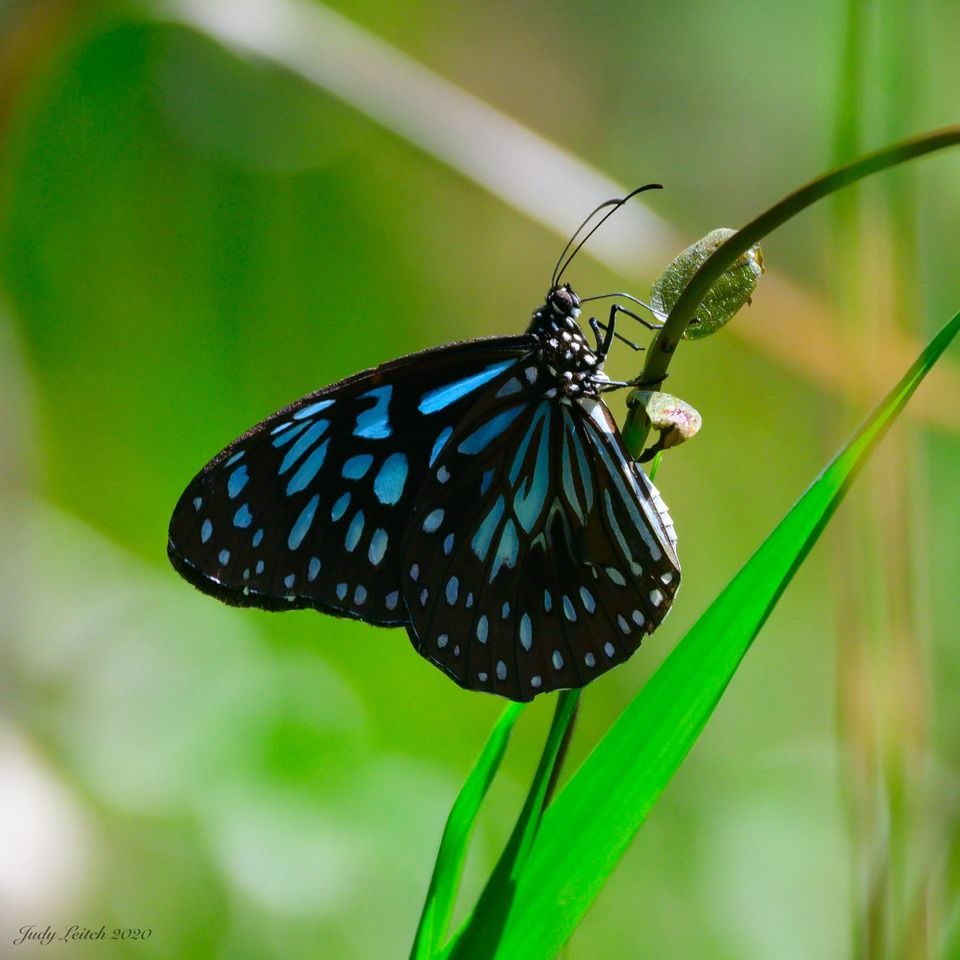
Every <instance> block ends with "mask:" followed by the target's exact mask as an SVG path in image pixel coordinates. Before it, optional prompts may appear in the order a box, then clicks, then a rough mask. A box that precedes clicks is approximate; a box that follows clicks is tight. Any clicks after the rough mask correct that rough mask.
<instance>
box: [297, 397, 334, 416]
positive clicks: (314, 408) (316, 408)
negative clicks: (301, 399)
mask: <svg viewBox="0 0 960 960" xmlns="http://www.w3.org/2000/svg"><path fill="white" fill-rule="evenodd" d="M332 405H333V400H318V401H317V402H316V403H311V404H310V406H309V407H304V408H303V409H302V410H298V411H297V412H296V413H295V414H294V415H293V419H294V420H303V419H305V418H306V417H312V416H313V415H314V414H315V413H319V412H320V411H321V410H326V409H327V407H329V406H332Z"/></svg>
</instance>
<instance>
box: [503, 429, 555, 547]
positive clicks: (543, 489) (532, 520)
mask: <svg viewBox="0 0 960 960" xmlns="http://www.w3.org/2000/svg"><path fill="white" fill-rule="evenodd" d="M549 425H550V417H549V414H548V416H547V417H546V418H544V421H543V425H542V427H541V430H540V443H539V446H538V447H537V458H536V461H535V463H534V470H533V478H532V480H531V479H530V477H529V475H527V476H525V477H524V478H523V483H522V484H521V486H520V489H519V490H518V491H517V493H516V495H515V496H514V498H513V510H514V513H515V514H516V516H517V519H518V520H519V521H520V525H521V526H522V527H523V529H524V530H525V531H526V532H527V533H530V531H531V530H533V528H534V527H535V526H536V523H537V521H538V520H539V519H540V516H541V514H542V513H543V508H544V506H545V505H546V502H547V492H548V490H549V488H550V443H549V441H550V433H549ZM518 459H519V458H518ZM513 482H514V479H513V473H512V471H511V483H513Z"/></svg>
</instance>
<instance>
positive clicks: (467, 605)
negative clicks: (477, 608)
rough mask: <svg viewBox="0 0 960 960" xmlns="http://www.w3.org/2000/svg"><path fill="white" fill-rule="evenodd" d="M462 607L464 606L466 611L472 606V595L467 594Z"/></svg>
mask: <svg viewBox="0 0 960 960" xmlns="http://www.w3.org/2000/svg"><path fill="white" fill-rule="evenodd" d="M463 605H464V606H465V607H466V608H467V609H468V610H469V609H470V608H471V607H472V606H473V594H472V593H468V594H467V599H466V601H465V602H464V604H463Z"/></svg>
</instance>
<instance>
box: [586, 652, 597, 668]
mask: <svg viewBox="0 0 960 960" xmlns="http://www.w3.org/2000/svg"><path fill="white" fill-rule="evenodd" d="M583 662H584V663H585V664H586V665H587V666H588V667H595V666H596V665H597V658H596V657H595V656H594V655H593V654H592V653H590V652H589V651H587V653H585V654H584V655H583Z"/></svg>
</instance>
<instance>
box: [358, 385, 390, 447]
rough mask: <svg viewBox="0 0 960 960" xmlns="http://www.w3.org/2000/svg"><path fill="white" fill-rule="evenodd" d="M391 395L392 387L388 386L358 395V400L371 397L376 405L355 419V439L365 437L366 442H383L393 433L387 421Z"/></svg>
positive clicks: (388, 420)
mask: <svg viewBox="0 0 960 960" xmlns="http://www.w3.org/2000/svg"><path fill="white" fill-rule="evenodd" d="M392 395H393V387H392V386H390V385H389V384H388V385H387V386H385V387H377V388H376V389H375V390H368V391H367V392H366V393H362V394H360V397H359V399H361V400H363V399H365V398H366V397H373V398H374V399H375V400H376V403H375V404H374V405H373V406H372V407H371V408H370V409H369V410H366V411H364V412H363V413H361V414H360V415H359V416H358V417H357V425H356V427H354V430H353V435H354V436H355V437H366V438H367V439H368V440H385V439H386V438H387V437H389V436H390V434H391V433H393V430H392V429H391V427H390V419H389V418H390V398H391V396H392Z"/></svg>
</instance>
